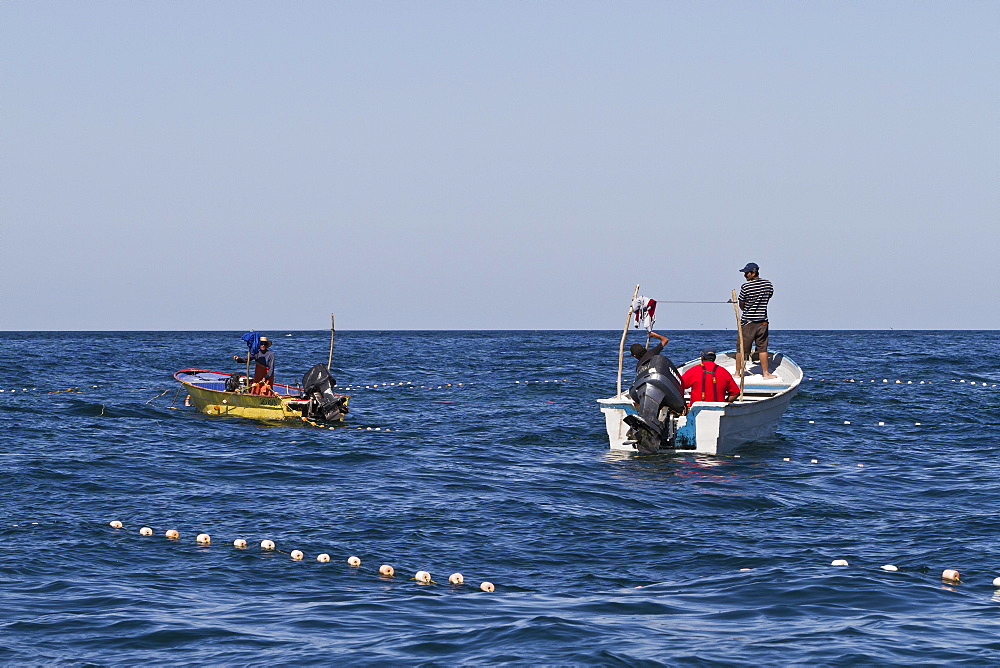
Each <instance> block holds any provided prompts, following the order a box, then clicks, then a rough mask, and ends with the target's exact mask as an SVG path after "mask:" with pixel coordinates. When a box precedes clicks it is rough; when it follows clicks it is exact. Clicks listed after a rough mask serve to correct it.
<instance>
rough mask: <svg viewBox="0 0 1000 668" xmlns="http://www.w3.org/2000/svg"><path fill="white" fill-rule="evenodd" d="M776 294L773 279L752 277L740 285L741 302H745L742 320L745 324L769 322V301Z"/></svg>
mask: <svg viewBox="0 0 1000 668" xmlns="http://www.w3.org/2000/svg"><path fill="white" fill-rule="evenodd" d="M773 294H774V286H773V285H771V281H768V280H765V279H763V278H760V277H759V276H758V277H757V278H754V279H751V280H749V281H747V282H746V283H744V284H743V286H742V287H740V298H739V300H740V302H741V303H742V304H743V315H742V316H741V317H740V322H741V323H743V324H744V325H745V324H747V323H750V322H767V302H768V300H770V299H771V295H773Z"/></svg>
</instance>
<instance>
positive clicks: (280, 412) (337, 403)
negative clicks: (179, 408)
mask: <svg viewBox="0 0 1000 668" xmlns="http://www.w3.org/2000/svg"><path fill="white" fill-rule="evenodd" d="M174 378H175V379H176V380H177V381H178V382H179V383H180V384H181V387H183V388H184V389H185V390H187V393H188V395H189V396H190V397H191V403H192V404H193V405H194V407H195V408H197V409H198V410H199V411H201V412H202V413H207V414H208V415H224V416H228V417H240V418H247V419H249V420H268V421H283V420H307V421H314V420H322V421H324V422H337V421H341V420H343V419H344V414H346V413H347V412H348V408H347V403H348V401H349V400H350V397H349V396H347V395H344V394H335V393H334V392H333V386H334V384H335V383H336V381H335V380H334V379H333V377H332V376H331V375H330V373H329V372H328V371H327V369H326V367H325V366H323V365H322V364H317V365H316V366H314V367H313V368H311V369H309V371H307V372H306V374H305V376H304V377H303V378H302V387H292V386H290V385H282V384H280V383H276V384H275V385H274V387H273V388H272V389H273V390H274V394H273V396H260V395H257V394H251V393H250V386H249V383H248V380H247V377H246V376H244V375H242V374H238V373H233V374H229V373H222V372H219V371H208V370H206V369H182V370H180V371H178V372H177V373H175V374H174Z"/></svg>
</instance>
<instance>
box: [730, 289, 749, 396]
mask: <svg viewBox="0 0 1000 668" xmlns="http://www.w3.org/2000/svg"><path fill="white" fill-rule="evenodd" d="M731 301H732V302H733V312H734V313H735V314H736V337H737V340H736V361H737V366H738V367H739V369H737V371H739V372H740V401H743V369H744V367H745V366H746V363H747V360H746V355H744V354H743V322H742V319H741V318H740V308H739V301H737V299H736V290H733V298H732V300H731Z"/></svg>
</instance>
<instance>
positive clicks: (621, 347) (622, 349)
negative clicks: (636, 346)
mask: <svg viewBox="0 0 1000 668" xmlns="http://www.w3.org/2000/svg"><path fill="white" fill-rule="evenodd" d="M638 296H639V284H638V283H637V284H636V286H635V292H633V293H632V301H630V302H629V303H628V313H627V314H626V315H625V329H623V330H622V342H621V344H620V345H619V346H618V394H621V393H622V364H623V363H624V361H625V337H626V336H628V323H629V321H630V320H631V319H632V302H634V301H635V298H636V297H638ZM618 394H616V395H615V396H616V397H617V396H618Z"/></svg>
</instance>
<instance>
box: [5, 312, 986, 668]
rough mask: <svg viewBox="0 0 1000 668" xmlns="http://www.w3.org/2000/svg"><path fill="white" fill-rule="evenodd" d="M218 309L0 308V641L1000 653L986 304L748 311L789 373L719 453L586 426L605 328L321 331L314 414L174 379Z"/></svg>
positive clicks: (322, 655) (434, 653) (603, 658)
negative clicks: (966, 311)
mask: <svg viewBox="0 0 1000 668" xmlns="http://www.w3.org/2000/svg"><path fill="white" fill-rule="evenodd" d="M242 333H243V332H86V333H82V332H77V333H66V332H59V333H53V332H8V333H3V334H2V335H0V337H2V339H0V340H2V341H3V344H4V350H5V352H6V359H7V363H6V364H7V366H6V368H5V369H4V373H3V374H2V380H0V389H2V390H3V392H2V393H0V466H2V472H3V481H4V492H5V493H4V494H3V496H2V500H0V592H2V602H3V604H2V605H0V663H3V664H51V663H56V664H73V665H121V664H132V665H135V664H146V663H152V664H158V665H189V664H198V665H205V664H243V665H246V664H262V665H268V664H327V665H329V664H348V665H385V664H391V665H455V664H504V663H514V664H559V665H574V664H579V665H593V664H598V665H629V666H633V665H746V666H750V665H754V666H756V665H787V664H818V665H857V664H921V665H962V664H966V665H986V664H993V665H996V664H1000V587H997V586H994V585H993V584H992V583H993V580H994V578H997V577H1000V387H998V386H1000V333H998V332H996V331H990V332H967V331H963V332H948V331H944V332H893V331H890V332H881V331H877V332H873V331H865V332H817V331H786V332H782V331H776V332H772V334H771V339H772V349H775V350H781V351H783V352H784V353H785V354H786V355H788V356H789V357H791V358H792V359H794V360H795V361H796V362H798V363H799V364H800V365H801V366H802V367H803V369H804V370H805V372H806V376H807V378H810V379H811V380H805V381H804V382H803V385H802V389H801V391H800V393H799V395H798V396H797V397H796V398H795V399H794V400H793V401H792V403H791V406H790V408H789V410H788V412H787V413H786V414H785V416H784V418H783V420H782V422H781V424H780V425H779V428H778V433H777V435H776V436H775V437H774V438H773V439H772V440H769V441H767V442H761V443H756V444H753V445H751V446H749V447H747V448H745V449H743V450H742V451H740V452H739V454H740V456H739V457H733V456H730V457H722V458H715V457H701V456H693V455H690V454H680V455H657V456H638V455H633V456H629V455H624V454H616V453H612V452H610V451H609V450H608V439H607V436H606V434H605V430H604V419H603V416H602V414H601V413H600V411H599V409H598V405H597V403H596V401H595V400H596V399H598V398H601V397H607V396H611V395H612V394H614V391H615V375H616V366H617V349H618V337H619V332H614V331H607V332H598V331H588V332H581V331H566V332H554V331H537V332H531V331H528V332H521V331H517V332H496V331H483V332H440V331H436V332H420V331H395V332H374V331H372V332H360V331H345V332H338V333H337V337H336V348H335V351H334V362H333V371H334V375H335V376H336V378H337V379H338V387H339V388H340V389H341V391H344V392H346V393H349V394H350V395H351V397H352V398H351V403H350V406H351V409H352V410H351V413H350V415H349V416H348V419H347V422H346V423H345V425H344V426H343V427H341V428H336V429H332V430H330V429H320V428H317V427H313V426H310V425H307V424H301V423H296V424H290V425H280V424H266V423H255V422H251V421H245V420H240V419H229V418H220V417H210V416H206V415H201V414H199V413H196V412H195V410H194V409H193V408H188V407H185V406H184V396H185V395H184V393H183V392H178V387H179V386H178V385H177V384H176V383H175V382H174V381H173V378H172V374H173V372H174V371H176V370H178V369H182V368H188V367H197V368H203V369H211V370H219V371H235V370H237V369H236V365H235V363H234V362H232V361H231V360H232V356H233V355H234V354H236V353H240V352H245V350H246V348H245V345H244V344H243V342H242V341H241V340H240V336H241V335H242ZM263 333H264V334H267V335H268V336H269V337H271V338H272V339H274V340H275V341H276V344H275V346H274V350H275V352H276V357H277V375H278V380H279V382H282V381H289V382H292V383H294V382H295V381H296V380H297V379H298V378H300V377H301V374H302V373H303V372H304V371H305V370H306V369H307V368H308V367H310V366H312V365H313V364H316V363H317V362H322V363H324V364H325V363H326V361H327V355H328V345H329V333H328V332H321V331H320V332H278V331H275V332H263ZM667 334H668V335H669V336H670V337H671V342H670V344H669V345H668V346H667V353H668V354H669V355H670V356H671V357H672V358H673V359H674V361H675V362H678V363H679V362H682V361H686V360H687V359H690V358H692V357H695V356H696V353H697V351H698V350H700V349H701V348H702V347H703V346H705V345H708V344H711V345H715V346H718V347H720V348H722V349H728V348H731V345H732V344H731V339H732V333H731V332H667ZM633 337H634V339H630V342H631V341H632V340H639V336H638V334H633ZM627 375H628V374H627V372H626V376H627ZM852 379H853V381H854V382H850V381H851V380H852ZM628 380H630V379H628V378H626V382H628ZM872 381H874V382H872ZM376 385H377V387H376ZM813 460H815V461H813ZM113 520H118V521H121V522H122V523H123V528H121V529H114V528H112V527H111V526H110V525H109V522H111V521H113ZM144 526H148V527H150V528H152V529H153V530H154V533H153V535H152V536H148V537H144V536H141V535H140V534H139V529H140V528H141V527H144ZM168 529H176V530H177V531H179V532H180V539H179V540H168V539H167V538H165V537H164V532H165V531H166V530H168ZM203 532H204V533H208V534H210V535H211V544H209V545H199V544H198V543H196V541H195V537H196V535H198V534H199V533H203ZM236 538H243V539H246V540H247V541H248V543H249V547H248V548H246V549H237V548H234V547H233V545H232V543H233V540H234V539H236ZM263 539H270V540H273V541H274V542H275V543H276V545H277V550H275V551H262V550H261V549H260V547H259V543H260V541H261V540H263ZM295 549H298V550H301V551H303V552H304V553H305V558H304V559H303V560H302V561H293V560H292V559H291V558H290V557H289V553H290V552H291V551H292V550H295ZM320 553H328V554H330V555H331V561H330V562H329V563H318V562H317V561H316V556H317V555H318V554H320ZM349 556H357V557H359V558H360V559H361V566H360V567H351V566H349V565H348V564H347V563H346V560H347V558H348V557H349ZM835 559H845V560H847V562H848V564H849V565H848V566H839V567H837V566H832V565H831V562H832V561H833V560H835ZM382 564H391V565H393V566H394V568H395V570H396V575H395V576H394V577H391V578H390V577H382V576H380V575H379V573H378V569H379V566H380V565H382ZM889 564H891V565H895V566H896V567H897V568H898V570H897V571H895V572H888V571H885V570H882V568H881V567H882V566H883V565H889ZM944 569H956V570H958V571H960V573H961V581H960V582H952V581H943V580H942V577H941V573H942V571H943V570H944ZM419 570H426V571H429V572H430V573H431V574H432V577H433V581H434V582H433V583H432V584H420V583H418V582H416V581H415V580H414V579H413V578H414V574H415V573H416V572H417V571H419ZM454 572H461V573H462V574H463V575H464V578H465V584H463V585H459V586H456V585H451V584H449V583H448V576H449V575H450V574H451V573H454ZM484 581H489V582H492V583H493V584H494V585H495V591H494V592H492V593H487V592H484V591H481V590H480V588H479V585H480V583H482V582H484Z"/></svg>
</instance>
